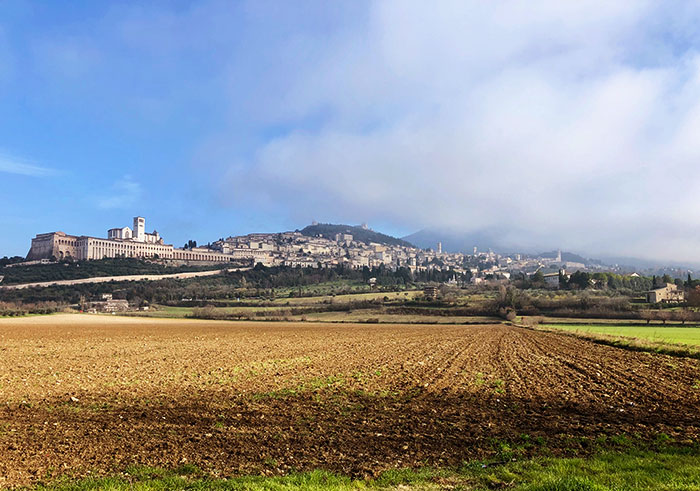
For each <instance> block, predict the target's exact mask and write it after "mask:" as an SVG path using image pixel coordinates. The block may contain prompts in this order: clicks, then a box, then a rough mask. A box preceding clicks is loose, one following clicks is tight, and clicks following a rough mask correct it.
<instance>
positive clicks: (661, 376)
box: [0, 315, 700, 487]
mask: <svg viewBox="0 0 700 491" xmlns="http://www.w3.org/2000/svg"><path fill="white" fill-rule="evenodd" d="M0 401H1V402H2V405H1V406H0V487H2V486H13V485H18V484H29V483H32V482H36V481H37V480H40V479H45V478H46V477H47V476H49V475H50V476H57V475H75V476H78V475H85V474H87V473H106V472H115V471H122V470H124V469H125V468H126V467H127V466H128V465H131V464H141V465H151V466H162V467H175V466H178V465H181V464H183V463H190V464H196V465H198V466H200V467H202V468H203V469H205V470H207V471H210V472H214V473H218V474H220V475H231V474H238V473H261V472H262V473H283V472H289V471H290V470H293V469H294V470H302V469H312V468H319V467H320V468H325V469H329V470H334V471H339V472H343V473H349V474H353V475H372V474H376V473H377V472H380V471H382V470H385V469H388V468H392V467H411V466H421V465H452V464H459V463H460V462H462V461H464V460H466V459H470V458H482V457H488V456H492V455H493V454H494V452H495V448H496V447H497V446H498V444H499V442H515V441H519V442H522V441H523V438H524V435H527V439H528V440H529V439H532V440H536V441H538V442H540V445H542V446H544V447H546V449H547V451H548V452H551V453H554V454H559V453H581V452H584V453H585V451H586V446H587V443H586V442H588V441H590V440H591V439H594V438H599V437H601V435H619V434H623V433H624V434H637V435H638V436H639V437H641V438H650V439H652V438H655V437H656V436H657V434H658V433H660V432H663V433H666V434H668V435H670V436H671V437H673V438H676V439H680V440H690V439H697V438H698V437H699V436H700V413H699V409H698V408H700V366H699V363H698V361H697V360H690V359H684V358H672V357H668V356H663V355H655V354H647V353H635V352H631V351H624V350H621V349H618V348H613V347H608V346H602V345H597V344H593V343H590V342H587V341H584V340H580V339H577V338H574V337H571V336H567V335H563V334H558V333H546V332H536V331H530V330H525V329H520V328H515V327H506V326H501V325H484V326H425V325H422V326H421V325H416V326H411V325H351V324H342V325H334V324H312V323H279V322H278V323H262V322H252V323H231V322H215V321H194V320H177V321H173V320H164V319H143V318H119V317H102V316H100V317H96V316H88V315H82V316H79V315H65V316H49V317H35V318H23V319H17V320H10V319H6V320H0ZM533 451H537V450H536V449H533Z"/></svg>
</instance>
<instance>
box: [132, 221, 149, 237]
mask: <svg viewBox="0 0 700 491" xmlns="http://www.w3.org/2000/svg"><path fill="white" fill-rule="evenodd" d="M133 234H134V235H133V238H134V240H135V241H137V242H146V219H145V218H143V217H134V232H133Z"/></svg>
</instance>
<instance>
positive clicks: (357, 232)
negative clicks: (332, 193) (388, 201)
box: [299, 223, 415, 247]
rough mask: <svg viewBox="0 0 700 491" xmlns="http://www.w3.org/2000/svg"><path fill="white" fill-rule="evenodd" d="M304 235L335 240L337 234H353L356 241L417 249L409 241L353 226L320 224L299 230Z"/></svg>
mask: <svg viewBox="0 0 700 491" xmlns="http://www.w3.org/2000/svg"><path fill="white" fill-rule="evenodd" d="M299 232H301V233H302V234H303V235H306V236H308V237H325V238H328V239H334V238H335V234H352V237H353V239H354V240H356V241H358V242H364V243H365V244H369V243H370V242H374V243H377V244H385V245H399V246H404V247H415V246H414V245H413V244H411V243H410V242H408V241H405V240H402V239H397V238H396V237H392V236H390V235H386V234H382V233H379V232H375V231H374V230H370V229H366V228H362V227H355V226H352V225H335V224H332V223H319V224H317V225H309V226H308V227H304V228H303V229H301V230H299Z"/></svg>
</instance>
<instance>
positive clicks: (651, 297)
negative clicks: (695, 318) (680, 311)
mask: <svg viewBox="0 0 700 491" xmlns="http://www.w3.org/2000/svg"><path fill="white" fill-rule="evenodd" d="M684 299H685V294H684V292H683V290H679V289H678V286H676V285H674V284H673V283H666V286H664V287H662V288H655V289H654V290H650V291H648V292H647V302H649V303H660V302H663V303H677V302H682V301H683V300H684Z"/></svg>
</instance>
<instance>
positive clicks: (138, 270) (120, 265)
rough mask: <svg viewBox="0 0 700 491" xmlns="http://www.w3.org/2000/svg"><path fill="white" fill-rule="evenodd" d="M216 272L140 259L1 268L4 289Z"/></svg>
mask: <svg viewBox="0 0 700 491" xmlns="http://www.w3.org/2000/svg"><path fill="white" fill-rule="evenodd" d="M209 269H216V268H215V267H212V266H166V265H163V264H159V263H156V262H153V261H145V260H142V259H136V258H111V259H99V260H92V261H75V262H61V263H55V264H37V265H32V266H16V267H11V268H7V267H4V268H0V276H4V277H5V278H4V279H3V280H2V284H3V285H11V284H17V283H35V282H41V281H60V280H77V279H82V278H93V277H96V276H122V275H134V274H170V273H184V272H188V271H204V270H209Z"/></svg>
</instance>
